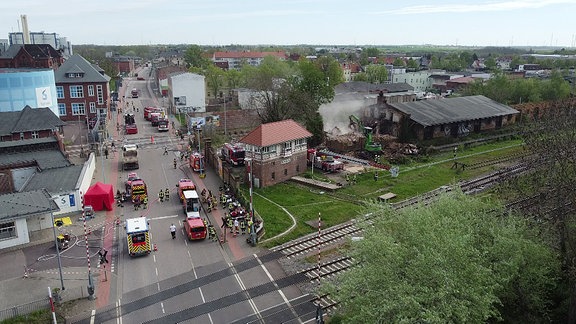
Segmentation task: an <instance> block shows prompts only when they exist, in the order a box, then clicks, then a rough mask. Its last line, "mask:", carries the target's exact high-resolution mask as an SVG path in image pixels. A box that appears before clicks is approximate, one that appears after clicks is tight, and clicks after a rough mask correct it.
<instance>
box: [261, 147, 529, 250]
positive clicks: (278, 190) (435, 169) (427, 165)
mask: <svg viewBox="0 0 576 324" xmlns="http://www.w3.org/2000/svg"><path fill="white" fill-rule="evenodd" d="M523 150H524V148H523V146H522V141H521V140H509V141H501V142H495V143H490V144H485V145H482V146H476V147H472V148H460V149H459V150H458V152H457V159H456V161H458V162H460V163H465V164H472V163H477V162H481V161H489V160H494V159H498V158H502V157H506V156H509V155H513V154H517V153H521V152H522V151H523ZM453 165H454V155H453V153H452V152H448V153H442V154H438V155H435V156H431V157H426V158H421V159H420V161H412V162H410V163H408V164H405V165H400V166H399V168H400V173H399V176H398V177H396V178H392V177H391V175H390V174H389V173H388V172H386V171H384V170H380V171H378V173H379V177H378V181H374V169H364V171H363V172H362V173H360V174H358V175H357V183H356V184H355V185H350V186H347V185H345V186H343V187H342V189H339V190H338V191H337V194H334V195H333V194H329V193H326V192H323V191H321V190H319V189H314V188H308V187H304V186H301V185H298V184H296V183H293V182H286V183H282V184H278V185H275V186H272V187H269V188H261V189H255V190H254V195H253V204H254V209H255V210H256V212H257V213H258V214H259V215H260V217H262V219H263V220H264V224H265V229H266V235H265V236H264V237H263V238H262V239H263V243H262V245H263V246H265V247H271V246H275V245H278V244H281V243H284V242H287V241H289V240H292V239H295V238H297V237H300V236H302V235H305V234H309V233H312V232H315V231H316V230H317V229H316V228H315V227H314V226H312V225H315V224H312V225H311V224H310V223H317V219H318V213H321V217H322V222H323V227H329V226H333V225H336V224H339V223H342V222H345V221H347V220H350V219H353V218H355V217H356V216H358V215H361V214H363V213H367V210H366V209H365V207H364V202H366V201H374V200H376V199H377V198H378V196H380V195H382V194H384V193H387V192H392V193H395V194H396V195H397V196H396V198H394V199H393V200H392V201H391V202H397V201H400V200H403V199H406V198H410V197H413V196H416V195H419V194H422V193H424V192H427V191H430V190H433V189H436V188H438V187H440V186H442V185H449V184H453V183H456V182H458V181H461V180H466V179H471V178H475V177H477V176H479V175H482V174H486V173H490V172H492V171H495V170H497V169H499V168H501V167H502V165H498V164H497V165H491V166H486V167H482V168H478V169H473V170H466V169H465V170H464V171H462V170H455V169H453V168H452V166H453ZM304 176H308V177H310V176H311V174H310V170H308V173H307V174H305V175H304ZM314 178H315V179H323V178H324V179H326V180H327V181H328V179H327V178H326V177H323V176H322V174H321V173H319V172H318V171H315V172H314ZM289 214H291V215H292V217H293V218H294V220H295V222H296V225H295V227H294V228H293V229H292V230H290V231H289V233H287V234H285V235H283V236H281V237H279V238H277V239H272V240H269V239H270V238H273V237H275V236H277V235H279V234H281V233H283V232H285V231H287V230H288V229H289V228H290V227H291V226H292V225H293V220H292V218H291V217H290V215H289Z"/></svg>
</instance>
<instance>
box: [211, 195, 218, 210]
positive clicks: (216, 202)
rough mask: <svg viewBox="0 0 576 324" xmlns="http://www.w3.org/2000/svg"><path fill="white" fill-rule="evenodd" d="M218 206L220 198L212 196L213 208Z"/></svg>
mask: <svg viewBox="0 0 576 324" xmlns="http://www.w3.org/2000/svg"><path fill="white" fill-rule="evenodd" d="M217 207H218V199H216V197H212V208H214V209H217Z"/></svg>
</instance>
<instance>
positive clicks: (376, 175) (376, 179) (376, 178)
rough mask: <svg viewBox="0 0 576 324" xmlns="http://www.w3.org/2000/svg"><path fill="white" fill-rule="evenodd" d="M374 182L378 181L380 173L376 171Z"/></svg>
mask: <svg viewBox="0 0 576 324" xmlns="http://www.w3.org/2000/svg"><path fill="white" fill-rule="evenodd" d="M374 181H378V171H374Z"/></svg>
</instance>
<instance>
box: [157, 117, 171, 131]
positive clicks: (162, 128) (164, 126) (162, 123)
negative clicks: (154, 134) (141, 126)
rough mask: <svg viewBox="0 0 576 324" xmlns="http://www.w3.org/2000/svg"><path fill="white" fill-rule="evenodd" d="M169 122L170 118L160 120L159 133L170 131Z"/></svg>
mask: <svg viewBox="0 0 576 324" xmlns="http://www.w3.org/2000/svg"><path fill="white" fill-rule="evenodd" d="M168 125H169V121H168V118H166V117H164V118H160V119H159V120H158V131H159V132H167V131H168V130H169V127H168Z"/></svg>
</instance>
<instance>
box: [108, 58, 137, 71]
mask: <svg viewBox="0 0 576 324" xmlns="http://www.w3.org/2000/svg"><path fill="white" fill-rule="evenodd" d="M112 62H113V64H114V66H116V69H117V70H118V73H120V74H124V75H128V74H130V72H132V71H134V67H135V59H134V58H133V57H131V56H113V57H112Z"/></svg>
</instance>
